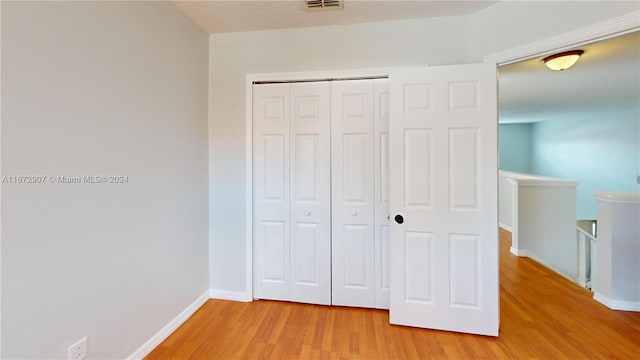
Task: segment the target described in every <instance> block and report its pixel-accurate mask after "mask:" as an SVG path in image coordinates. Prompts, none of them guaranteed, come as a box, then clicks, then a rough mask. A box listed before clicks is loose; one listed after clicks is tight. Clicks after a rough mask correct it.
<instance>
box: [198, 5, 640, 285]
mask: <svg viewBox="0 0 640 360" xmlns="http://www.w3.org/2000/svg"><path fill="white" fill-rule="evenodd" d="M559 9H560V10H561V11H560V10H559ZM636 9H638V4H637V3H635V2H626V3H624V4H621V5H620V4H617V3H616V4H614V3H612V2H606V4H602V3H593V2H563V3H560V4H559V3H557V2H553V3H540V2H513V3H511V2H508V3H503V2H500V3H498V4H496V5H494V6H491V7H489V8H487V9H484V10H482V11H481V12H479V13H477V14H475V15H470V16H461V17H447V18H434V19H420V20H408V21H390V22H380V23H369V24H357V25H347V26H331V27H317V28H305V29H289V30H273V31H257V32H245V33H231V34H219V35H212V36H211V37H210V51H211V56H210V94H209V101H210V112H209V139H210V153H209V156H210V160H209V168H210V178H211V193H210V232H211V242H210V244H211V248H210V251H211V257H210V285H211V288H213V289H218V290H224V291H232V292H240V293H242V292H245V291H248V289H245V240H244V239H245V205H244V204H245V189H244V186H245V174H244V169H245V163H244V156H245V154H244V146H245V145H244V136H245V126H244V121H245V114H244V109H245V93H244V79H245V74H247V73H265V72H291V71H311V70H333V69H353V68H369V67H386V66H401V65H415V64H425V63H428V64H430V65H442V64H453V63H469V62H479V61H482V58H483V57H484V56H485V55H488V54H491V53H494V52H498V51H502V50H507V49H510V48H512V47H514V46H518V45H524V44H527V43H530V42H533V41H536V40H540V39H544V38H546V37H549V36H551V35H555V34H559V33H564V32H567V31H570V30H574V29H576V28H579V27H582V26H585V25H588V24H590V23H595V22H599V21H603V20H606V19H609V18H612V17H615V16H618V15H621V14H624V13H628V12H631V11H633V10H636Z"/></svg>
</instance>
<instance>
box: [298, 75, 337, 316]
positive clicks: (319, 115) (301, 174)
mask: <svg viewBox="0 0 640 360" xmlns="http://www.w3.org/2000/svg"><path fill="white" fill-rule="evenodd" d="M290 94H291V98H290V114H291V128H290V129H291V149H290V157H291V176H290V185H291V186H290V194H291V195H290V196H291V255H290V268H291V301H296V302H304V303H313V304H325V305H329V304H330V303H331V188H330V184H331V163H330V160H331V159H330V151H331V150H330V143H331V141H330V136H331V134H330V126H331V123H330V121H331V120H330V116H331V114H330V107H331V103H330V101H331V99H330V85H329V83H328V82H309V83H294V84H291V87H290Z"/></svg>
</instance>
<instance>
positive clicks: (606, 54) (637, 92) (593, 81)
mask: <svg viewBox="0 0 640 360" xmlns="http://www.w3.org/2000/svg"><path fill="white" fill-rule="evenodd" d="M578 49H582V50H584V51H585V52H584V55H582V57H581V58H580V60H579V61H578V62H577V63H576V65H574V66H573V67H571V68H569V69H567V70H565V71H551V70H548V69H547V68H546V67H545V66H544V64H542V62H541V58H536V59H532V60H527V61H523V62H519V63H515V64H511V65H507V66H503V67H500V69H499V73H500V122H501V123H514V122H517V123H522V122H538V121H547V120H553V119H557V118H560V117H562V118H585V117H600V118H603V119H606V118H609V117H612V116H618V115H620V114H625V116H636V117H639V119H640V32H635V33H632V34H628V35H624V36H620V37H617V38H613V39H609V40H605V41H603V42H599V43H594V44H590V45H585V46H580V47H578ZM639 121H640V120H639Z"/></svg>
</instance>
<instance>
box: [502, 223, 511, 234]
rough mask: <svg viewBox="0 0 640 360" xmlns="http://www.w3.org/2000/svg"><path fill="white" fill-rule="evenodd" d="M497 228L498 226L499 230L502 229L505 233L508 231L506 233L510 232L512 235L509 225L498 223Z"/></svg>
mask: <svg viewBox="0 0 640 360" xmlns="http://www.w3.org/2000/svg"><path fill="white" fill-rule="evenodd" d="M498 226H499V227H501V228H503V229H505V230H507V231H508V232H510V233H512V232H513V229H512V228H511V226H509V225H507V224H503V223H501V222H499V223H498Z"/></svg>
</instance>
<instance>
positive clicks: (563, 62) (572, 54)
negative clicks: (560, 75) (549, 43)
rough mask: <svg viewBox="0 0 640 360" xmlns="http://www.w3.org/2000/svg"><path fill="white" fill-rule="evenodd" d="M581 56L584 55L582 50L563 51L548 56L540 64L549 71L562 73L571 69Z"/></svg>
mask: <svg viewBox="0 0 640 360" xmlns="http://www.w3.org/2000/svg"><path fill="white" fill-rule="evenodd" d="M582 54H584V51H582V50H571V51H565V52H561V53H558V54H553V55H549V56H547V57H546V58H544V59H542V62H543V63H544V64H545V65H546V66H547V67H548V68H549V69H551V70H554V71H562V70H566V69H568V68H570V67H572V66H573V65H574V64H575V63H576V62H577V61H578V59H580V56H581V55H582Z"/></svg>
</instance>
